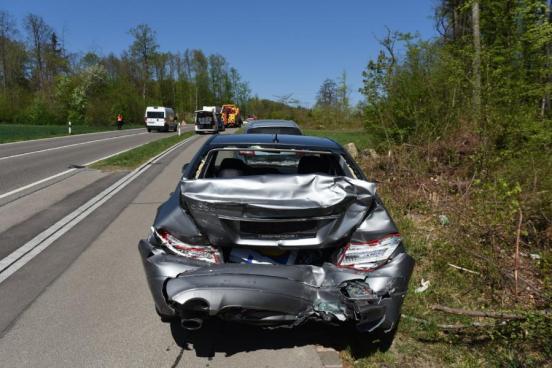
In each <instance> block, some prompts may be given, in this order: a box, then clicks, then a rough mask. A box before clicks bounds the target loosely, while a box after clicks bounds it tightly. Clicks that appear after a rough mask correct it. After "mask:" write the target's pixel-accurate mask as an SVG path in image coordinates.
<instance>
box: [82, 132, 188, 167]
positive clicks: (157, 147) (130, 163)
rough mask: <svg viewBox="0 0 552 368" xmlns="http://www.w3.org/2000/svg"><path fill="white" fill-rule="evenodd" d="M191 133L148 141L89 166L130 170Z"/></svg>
mask: <svg viewBox="0 0 552 368" xmlns="http://www.w3.org/2000/svg"><path fill="white" fill-rule="evenodd" d="M193 134H194V132H186V133H182V135H181V136H178V135H173V136H171V137H167V138H163V139H159V140H156V141H153V142H149V143H146V144H144V145H143V146H140V147H136V148H134V149H131V150H130V151H126V152H123V153H121V154H118V155H116V156H113V157H110V158H108V159H105V160H102V161H98V162H96V163H95V164H93V165H91V166H90V167H91V168H93V169H98V170H103V171H116V170H132V169H135V168H137V167H138V166H140V165H141V164H143V163H144V162H146V161H147V160H149V159H150V158H152V157H154V156H156V155H158V154H160V153H161V152H163V151H164V150H166V149H167V148H169V147H171V146H174V145H175V144H177V143H179V142H181V141H182V140H184V139H186V138H188V137H190V136H192V135H193Z"/></svg>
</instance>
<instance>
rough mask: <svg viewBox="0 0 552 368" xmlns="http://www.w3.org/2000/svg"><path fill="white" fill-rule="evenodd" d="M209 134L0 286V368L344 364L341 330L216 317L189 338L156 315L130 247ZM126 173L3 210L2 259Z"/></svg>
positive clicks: (55, 187) (96, 177)
mask: <svg viewBox="0 0 552 368" xmlns="http://www.w3.org/2000/svg"><path fill="white" fill-rule="evenodd" d="M124 139H132V138H124ZM206 139H207V137H205V136H198V137H195V138H194V139H192V140H191V141H190V142H189V143H186V144H184V145H183V146H182V147H181V148H179V149H177V150H175V151H174V152H172V153H170V154H169V155H167V156H166V157H164V158H163V159H161V160H160V161H159V162H157V163H156V164H155V165H151V167H150V168H149V169H148V170H147V171H145V172H144V173H143V174H142V175H140V176H138V177H137V179H135V180H134V181H132V182H131V183H130V184H129V185H128V186H127V187H125V189H124V190H122V191H120V192H119V193H117V194H116V195H115V196H113V197H112V198H111V199H110V200H109V201H108V202H106V203H105V204H103V205H102V206H101V207H99V208H98V209H96V210H95V211H94V212H92V213H91V214H90V215H89V216H88V217H86V218H85V219H84V220H83V221H81V222H79V223H78V224H77V225H76V226H75V227H74V228H72V229H71V230H70V231H68V232H67V233H65V234H64V235H63V236H61V237H60V238H59V239H57V240H56V241H55V242H53V243H52V244H51V245H50V246H49V247H48V248H46V249H45V250H44V251H42V252H41V253H40V254H38V255H37V256H36V257H35V258H34V259H32V260H31V261H30V262H29V263H27V264H26V265H24V266H23V267H22V268H21V269H19V270H18V271H17V272H15V273H14V274H13V275H11V276H10V277H8V278H7V279H6V280H4V282H1V283H0V362H1V363H0V366H5V367H52V366H55V367H75V366H79V367H126V366H141V367H142V366H143V367H150V366H152V367H340V366H341V363H340V361H339V357H338V354H337V352H336V351H335V350H334V348H336V349H340V348H342V347H343V344H344V342H345V341H346V337H345V336H344V335H343V334H344V333H346V332H345V331H343V330H338V329H336V328H331V327H324V326H319V325H309V326H305V327H303V328H299V329H294V330H277V331H265V330H260V329H256V328H246V327H244V326H241V325H234V324H230V323H222V322H219V323H217V322H212V323H209V324H207V325H206V327H205V328H204V329H202V330H200V331H198V332H194V333H189V332H187V331H184V330H182V329H181V328H180V327H179V326H176V325H172V326H171V325H168V324H164V323H161V321H160V320H159V318H158V317H157V315H156V313H155V311H154V308H153V302H152V299H151V296H150V294H149V290H148V288H147V284H146V280H145V275H144V272H143V270H142V265H141V261H140V257H139V253H138V250H137V243H138V241H139V239H140V238H142V237H144V236H145V235H146V233H147V231H148V228H149V226H150V225H151V222H152V220H153V217H154V215H155V211H156V209H157V207H158V206H159V204H160V203H162V202H163V201H164V200H165V199H166V198H167V197H168V195H169V193H170V192H171V191H172V190H173V189H174V187H175V185H176V183H177V181H178V178H179V176H180V171H181V167H182V166H183V165H184V164H185V163H187V162H188V161H189V160H190V159H191V158H192V156H193V155H194V154H195V152H196V151H197V150H198V149H199V147H200V146H201V144H202V143H203V142H204V141H205V140H206ZM104 154H105V152H104ZM0 162H1V161H0ZM125 174H126V173H102V172H98V171H95V170H88V169H79V170H77V171H76V173H75V174H74V175H71V176H69V177H67V178H63V180H61V181H59V182H56V183H55V184H52V185H50V186H47V187H44V188H41V189H40V190H38V191H35V192H33V193H31V194H29V195H27V196H25V197H23V198H19V199H17V200H15V201H12V202H10V203H8V204H5V205H1V204H0V260H1V259H2V258H3V257H4V256H5V255H6V254H9V253H10V252H11V251H13V250H14V249H17V247H18V246H19V245H20V244H23V243H24V242H25V241H28V239H29V238H30V237H31V236H32V234H34V233H36V232H38V231H42V230H43V229H48V227H49V226H51V224H52V223H53V222H55V221H56V220H57V219H59V218H61V217H63V216H64V215H66V214H67V213H68V212H70V211H72V210H74V209H75V208H76V207H78V206H79V205H81V204H82V203H83V202H85V201H87V200H88V199H90V198H92V197H94V196H95V195H97V194H98V193H99V192H101V191H102V190H103V189H104V188H106V187H108V186H110V185H111V184H112V183H114V182H117V181H118V180H119V179H120V178H121V177H122V176H123V175H125ZM29 230H32V231H29ZM0 275H1V273H0Z"/></svg>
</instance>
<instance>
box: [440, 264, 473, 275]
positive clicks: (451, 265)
mask: <svg viewBox="0 0 552 368" xmlns="http://www.w3.org/2000/svg"><path fill="white" fill-rule="evenodd" d="M447 264H448V265H449V266H450V267H452V268H456V269H457V270H461V271H465V272H469V273H473V274H474V275H481V274H480V273H479V272H477V271H472V270H470V269H467V268H464V267H460V266H457V265H454V264H452V263H447Z"/></svg>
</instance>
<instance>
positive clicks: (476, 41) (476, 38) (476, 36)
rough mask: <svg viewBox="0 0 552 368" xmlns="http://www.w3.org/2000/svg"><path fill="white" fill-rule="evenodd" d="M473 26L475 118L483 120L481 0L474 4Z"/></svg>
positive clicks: (475, 1) (475, 0) (476, 0)
mask: <svg viewBox="0 0 552 368" xmlns="http://www.w3.org/2000/svg"><path fill="white" fill-rule="evenodd" d="M472 26H473V48H474V53H473V111H474V114H475V120H476V121H477V123H478V124H479V123H480V120H481V32H480V29H479V0H474V1H473V4H472Z"/></svg>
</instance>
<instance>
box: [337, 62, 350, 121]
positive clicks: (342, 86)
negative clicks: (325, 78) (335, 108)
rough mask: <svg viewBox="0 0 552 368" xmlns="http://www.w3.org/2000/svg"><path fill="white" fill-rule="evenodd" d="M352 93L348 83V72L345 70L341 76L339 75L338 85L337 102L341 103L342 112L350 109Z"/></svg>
mask: <svg viewBox="0 0 552 368" xmlns="http://www.w3.org/2000/svg"><path fill="white" fill-rule="evenodd" d="M350 93H351V89H350V88H349V85H348V84H347V72H346V71H345V70H344V71H343V72H342V73H341V76H340V77H339V81H338V86H337V103H338V105H339V109H340V110H341V111H342V112H347V111H349V109H350V105H349V95H350Z"/></svg>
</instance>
